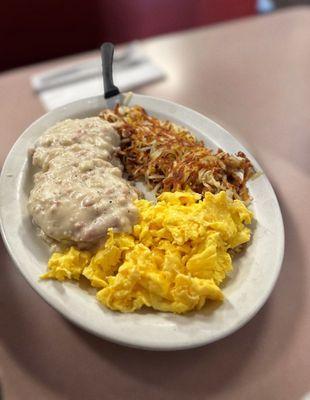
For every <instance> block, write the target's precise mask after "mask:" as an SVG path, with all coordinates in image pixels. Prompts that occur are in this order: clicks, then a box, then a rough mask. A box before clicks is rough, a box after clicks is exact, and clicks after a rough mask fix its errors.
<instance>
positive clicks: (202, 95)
mask: <svg viewBox="0 0 310 400" xmlns="http://www.w3.org/2000/svg"><path fill="white" fill-rule="evenodd" d="M144 46H145V49H146V51H147V52H148V53H149V54H150V55H152V57H153V58H154V59H155V60H156V61H157V62H158V63H159V64H161V65H162V66H163V68H164V69H165V70H166V71H167V72H168V79H167V80H166V81H163V82H159V83H156V84H152V85H149V86H148V87H146V88H144V89H143V90H140V92H141V93H146V94H152V95H154V96H160V97H165V98H167V99H171V100H174V101H176V102H179V103H182V104H185V105H187V106H189V107H191V108H193V109H196V110H198V111H200V112H202V113H204V114H206V115H208V116H209V117H211V118H213V119H214V120H216V121H218V122H219V123H221V124H222V125H223V126H224V127H226V128H227V129H228V130H230V131H231V132H232V133H233V134H234V135H235V136H237V137H238V138H239V140H241V141H242V142H243V144H244V145H245V146H247V147H248V148H249V149H250V150H251V151H252V152H253V154H254V155H255V157H256V158H257V159H258V161H259V162H260V163H261V165H262V166H263V168H264V170H265V171H266V173H267V174H268V176H269V178H270V179H271V181H272V183H273V186H274V188H275V190H276V192H277V195H278V198H279V201H280V205H281V208H282V212H283V216H284V222H285V231H286V250H285V258H284V264H283V269H282V272H281V275H280V278H279V280H278V282H277V285H276V287H275V290H274V291H273V293H272V295H271V297H270V298H269V300H268V302H267V303H266V305H265V306H264V307H263V309H262V310H261V311H260V312H259V313H258V315H257V316H256V317H255V318H254V319H253V320H252V321H251V322H249V323H248V324H247V325H246V326H245V327H244V328H242V329H240V330H239V331H238V332H236V333H235V334H233V335H231V336H230V337H227V338H226V339H223V340H221V341H219V342H217V343H214V344H211V345H208V346H206V347H203V348H199V349H195V350H187V351H180V352H175V353H173V352H167V353H152V352H148V351H140V350H134V349H129V348H125V347H120V346H118V345H115V344H111V343H108V342H106V341H104V340H100V339H98V338H96V337H94V336H91V335H90V334H88V333H85V332H83V331H81V330H80V329H79V328H76V327H75V326H73V325H72V324H71V323H69V322H67V321H66V320H64V319H63V318H62V317H61V316H60V315H59V314H58V313H57V312H55V311H54V310H53V309H52V308H51V307H50V306H48V305H47V304H46V303H45V302H44V301H43V300H42V299H41V298H40V297H39V296H38V295H37V294H36V293H35V292H34V291H33V290H32V289H31V288H30V287H29V286H28V284H27V283H26V282H25V281H24V279H23V278H22V277H21V276H20V274H19V273H18V272H17V270H16V269H15V267H14V266H13V263H12V261H11V260H10V258H9V256H8V254H7V252H6V250H5V249H4V248H3V245H1V246H2V247H1V279H0V307H1V317H0V340H1V342H0V373H1V382H2V391H3V396H4V399H6V400H7V399H8V400H19V399H30V400H32V399H48V400H54V399H55V400H56V399H99V398H104V399H107V400H112V399H124V398H126V399H127V400H131V399H132V400H136V399H138V400H144V399H157V400H159V399H171V400H173V399H179V400H181V399H206V398H210V399H221V400H224V399H225V400H228V399H229V400H231V399H254V400H255V399H257V400H261V399H280V400H286V399H287V400H292V399H301V398H302V397H303V396H304V395H305V393H307V392H308V391H310V357H309V355H310V339H309V338H310V317H309V309H310V268H309V267H310V265H309V260H310V245H309V226H310V211H309V198H310V157H309V149H310V117H309V116H310V112H309V109H310V9H308V8H297V9H290V10H286V11H282V12H279V13H275V14H273V15H269V16H266V17H259V18H249V19H244V20H240V21H236V22H232V23H227V24H223V25H218V26H215V27H212V28H207V29H206V28H202V29H198V30H193V31H189V32H187V33H179V34H175V35H169V36H163V37H159V38H155V39H150V40H146V41H145V42H144ZM92 54H93V53H91V54H85V55H83V56H78V57H73V58H70V60H71V59H80V58H81V57H88V56H89V55H92ZM65 61H67V60H57V61H53V62H49V63H45V64H41V65H37V66H31V67H28V68H23V69H19V70H15V71H11V72H8V73H5V74H2V76H1V77H0V93H1V96H0V116H1V136H0V137H1V139H0V141H1V147H0V153H1V163H3V160H4V158H5V156H6V154H7V152H8V151H9V149H10V147H11V145H12V144H13V142H14V141H15V140H16V138H17V137H18V136H19V135H20V134H21V132H22V131H23V129H24V128H26V127H27V125H28V124H30V123H31V122H32V121H33V120H34V119H35V118H37V117H39V116H40V115H41V114H42V113H43V112H44V111H43V109H42V106H41V105H40V103H39V101H38V99H37V97H36V95H34V94H33V93H32V91H31V89H30V86H29V76H30V75H31V74H33V73H34V72H35V71H38V70H43V69H45V68H50V66H51V65H52V64H53V65H54V64H60V63H62V62H65ZM206 329H208V327H207V326H206Z"/></svg>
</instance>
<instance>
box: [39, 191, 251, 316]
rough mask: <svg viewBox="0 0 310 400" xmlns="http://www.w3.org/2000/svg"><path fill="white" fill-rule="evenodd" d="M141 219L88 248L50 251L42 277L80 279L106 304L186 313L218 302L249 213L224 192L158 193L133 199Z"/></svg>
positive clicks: (246, 236) (245, 234)
mask: <svg viewBox="0 0 310 400" xmlns="http://www.w3.org/2000/svg"><path fill="white" fill-rule="evenodd" d="M136 205H137V207H138V209H139V211H140V222H139V224H137V225H135V226H134V227H133V232H132V234H128V233H113V231H112V230H110V231H109V232H108V238H107V240H106V242H105V244H104V245H103V246H102V247H101V248H100V249H99V250H97V251H96V252H95V253H91V252H88V251H80V250H77V249H75V248H74V247H71V248H70V249H68V250H67V251H66V252H65V253H54V254H53V255H52V257H51V258H50V260H49V263H48V269H49V270H48V272H47V273H46V274H45V275H43V276H42V278H54V279H58V280H60V281H63V280H65V279H76V280H79V279H80V278H81V276H82V275H83V276H84V277H86V278H87V279H88V280H89V281H90V283H91V285H92V286H94V287H96V288H98V289H99V290H98V292H97V298H98V300H99V301H100V302H101V303H102V304H104V305H105V306H107V307H109V308H110V309H112V310H118V311H122V312H132V311H135V310H138V309H140V308H141V307H143V306H147V307H152V308H154V309H156V310H160V311H170V312H174V313H185V312H188V311H190V310H194V309H200V308H201V307H203V305H204V304H205V302H206V300H208V299H210V300H222V299H223V293H222V291H221V289H220V284H221V282H223V280H224V279H225V277H226V276H227V274H228V273H229V272H230V271H231V269H232V261H231V256H230V254H229V253H228V250H229V249H234V248H236V247H237V246H239V245H240V244H242V243H246V242H248V241H249V240H250V233H251V232H250V229H249V228H248V227H246V224H250V223H251V219H252V213H251V212H250V211H249V210H248V209H247V208H246V206H245V205H244V204H243V203H242V202H241V201H239V200H234V201H232V200H230V199H229V198H228V197H227V195H226V193H225V192H220V193H219V194H216V195H213V194H211V193H206V194H205V196H204V198H202V199H201V196H200V195H199V194H196V193H193V192H176V193H163V194H161V195H160V196H159V197H158V201H157V203H156V204H155V205H154V204H152V203H150V202H149V201H147V200H137V202H136Z"/></svg>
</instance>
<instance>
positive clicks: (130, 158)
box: [100, 105, 255, 203]
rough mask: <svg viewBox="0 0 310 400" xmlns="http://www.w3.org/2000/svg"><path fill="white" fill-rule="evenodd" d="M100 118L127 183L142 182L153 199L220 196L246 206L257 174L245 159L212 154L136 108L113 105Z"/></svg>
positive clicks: (177, 128) (175, 128) (171, 125)
mask: <svg viewBox="0 0 310 400" xmlns="http://www.w3.org/2000/svg"><path fill="white" fill-rule="evenodd" d="M100 117H101V118H103V119H105V120H107V121H109V122H111V123H114V126H115V128H116V129H117V131H118V133H119V134H120V136H121V149H120V151H119V156H120V158H121V160H122V162H123V165H124V168H125V172H126V174H127V177H128V179H129V180H135V181H143V182H145V183H146V185H147V186H148V188H149V189H151V190H154V192H155V193H156V194H160V193H162V192H175V191H181V190H186V189H187V188H188V187H189V188H191V189H192V190H193V191H194V192H197V193H201V194H203V193H205V192H211V193H213V194H216V193H219V192H220V191H222V190H224V191H226V192H227V194H228V195H229V196H230V197H231V198H233V199H238V200H242V201H244V202H245V203H249V202H250V195H249V192H248V189H247V187H246V183H247V182H248V180H249V179H250V178H251V177H252V176H253V175H254V174H255V170H254V168H253V165H252V164H251V162H250V161H249V159H248V158H247V157H246V155H245V154H244V153H243V152H241V151H239V152H238V153H237V154H236V155H232V154H229V153H226V152H224V151H223V150H221V149H218V150H217V151H213V150H211V149H209V148H207V147H206V146H205V145H204V143H203V142H202V141H198V140H197V139H196V138H195V137H194V136H193V135H192V134H191V133H190V132H189V131H188V130H187V129H185V128H183V127H180V126H177V125H175V124H174V123H172V122H170V121H162V120H159V119H157V118H155V117H152V116H150V115H149V114H148V113H147V112H146V111H145V110H144V109H143V108H142V107H140V106H133V107H127V106H120V105H116V107H115V109H114V110H109V109H106V110H103V111H102V112H101V113H100Z"/></svg>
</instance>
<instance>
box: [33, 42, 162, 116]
mask: <svg viewBox="0 0 310 400" xmlns="http://www.w3.org/2000/svg"><path fill="white" fill-rule="evenodd" d="M129 50H130V51H129V52H128V54H126V56H124V55H122V57H117V54H116V57H115V63H114V64H115V65H114V68H113V77H114V83H115V85H116V86H118V87H119V89H120V91H128V90H132V89H134V88H136V87H138V86H142V85H144V84H146V83H150V82H153V81H156V80H159V79H162V78H163V77H164V76H165V74H164V71H163V70H162V69H161V68H159V67H158V66H157V65H156V64H155V63H154V62H153V61H152V60H151V59H150V58H149V57H147V56H146V55H145V54H144V53H143V50H142V48H141V46H140V45H139V44H138V43H136V42H135V43H133V44H132V45H130V49H129ZM123 54H124V51H123ZM51 78H52V79H53V82H54V85H53V87H49V86H51V85H50V83H51V82H52V81H51ZM31 85H32V87H33V89H34V90H35V91H37V92H38V95H39V97H40V100H41V102H42V103H43V105H44V107H45V108H46V109H47V110H52V109H54V108H57V107H60V106H62V105H65V104H67V103H70V102H72V101H75V100H79V99H82V98H85V97H90V96H97V95H100V94H103V82H102V76H101V61H100V57H98V59H94V60H92V61H90V62H89V61H86V62H80V63H77V64H75V65H72V64H71V65H68V66H67V67H66V66H64V67H61V68H54V69H52V70H51V69H50V70H48V71H44V72H43V73H40V74H36V75H34V76H32V77H31Z"/></svg>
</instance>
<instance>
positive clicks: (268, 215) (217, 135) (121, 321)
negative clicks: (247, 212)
mask: <svg viewBox="0 0 310 400" xmlns="http://www.w3.org/2000/svg"><path fill="white" fill-rule="evenodd" d="M119 100H120V101H121V102H123V101H126V102H127V104H128V105H129V106H130V105H137V104H138V105H140V106H142V107H143V108H145V109H146V110H147V112H148V113H149V114H151V115H153V116H155V117H157V118H160V119H164V120H170V121H172V122H174V123H176V124H178V125H181V126H184V127H186V128H188V129H189V131H191V132H192V133H193V134H194V135H195V136H196V137H197V138H198V139H200V140H203V141H204V142H205V144H206V146H208V147H210V148H213V149H217V148H222V149H223V150H224V151H227V152H229V153H236V152H238V151H243V152H244V153H246V155H247V157H248V158H249V159H250V161H251V162H252V164H253V165H254V167H255V169H256V170H257V171H262V169H261V167H260V166H259V164H258V163H257V162H256V160H255V159H254V158H253V156H251V154H250V153H249V152H248V151H247V150H246V149H245V148H244V147H243V146H242V145H241V144H240V143H239V142H238V141H237V140H236V139H235V138H234V137H233V136H232V135H230V134H229V133H228V132H227V131H226V130H225V129H223V128H222V127H221V126H219V125H218V124H216V123H215V122H213V121H212V120H210V119H209V118H207V117H205V116H203V115H201V114H199V113H197V112H195V111H193V110H190V109H188V108H186V107H183V106H181V105H178V104H175V103H173V102H170V101H166V100H163V99H158V98H154V97H148V96H143V95H138V94H132V95H131V96H125V95H120V97H119ZM111 101H116V99H114V100H111V99H110V100H105V99H104V98H103V97H102V96H98V97H92V98H88V99H83V100H79V101H76V102H74V103H70V104H68V105H66V106H63V107H60V108H58V109H56V110H53V111H51V112H49V113H47V114H46V115H44V116H43V117H41V118H40V119H38V120H37V121H35V122H34V123H33V124H32V125H31V126H30V127H29V128H28V129H26V131H25V132H24V133H23V134H22V135H21V137H20V138H19V139H18V140H17V142H16V143H15V145H14V146H13V148H12V150H11V151H10V153H9V155H8V157H7V159H6V161H5V164H4V167H3V170H2V174H1V178H0V217H1V229H2V235H3V239H4V242H5V244H6V246H7V249H8V251H9V253H10V254H11V257H12V259H13V260H14V262H15V264H16V266H17V267H18V269H19V270H20V272H21V273H22V274H23V276H24V277H25V278H26V280H27V281H28V283H29V284H30V285H31V286H32V288H33V289H34V290H35V291H36V292H37V293H38V294H39V295H40V296H41V297H42V298H43V299H45V300H46V301H47V302H48V303H49V304H50V305H51V306H53V307H54V308H55V309H56V310H58V311H59V312H60V313H61V314H62V315H63V316H65V317H66V318H68V319H69V320H70V321H72V322H73V323H75V324H76V325H78V326H80V327H81V328H83V329H86V330H87V331H89V332H91V333H93V334H95V335H97V336H99V337H102V338H104V339H107V340H110V341H113V342H116V343H119V344H123V345H128V346H132V347H138V348H143V349H153V350H177V349H186V348H192V347H197V346H201V345H205V344H208V343H211V342H214V341H216V340H218V339H220V338H223V337H225V336H227V335H229V334H231V333H232V332H234V331H236V330H237V329H239V328H240V327H242V326H243V325H244V324H245V323H246V322H248V321H249V320H250V319H251V318H252V317H253V316H254V315H255V314H256V313H257V312H258V310H259V309H260V308H261V307H262V306H263V304H264V303H265V302H266V300H267V298H268V297H269V295H270V293H271V291H272V289H273V287H274V285H275V282H276V280H277V277H278V275H279V272H280V269H281V264H282V258H283V253H284V229H283V222H282V216H281V211H280V208H279V205H278V201H277V198H276V196H275V193H274V191H273V189H272V186H271V184H270V182H269V181H268V178H267V177H266V175H265V174H263V173H261V174H259V176H258V177H257V178H255V179H253V180H251V181H249V182H248V188H249V191H250V194H251V196H252V198H253V201H252V203H251V209H252V210H253V212H254V215H255V223H254V224H253V227H252V229H253V238H252V241H251V243H250V245H249V246H248V247H247V248H246V250H245V252H244V254H243V255H242V257H236V258H235V259H234V272H233V274H232V276H231V277H230V279H228V280H227V282H226V283H225V285H224V286H223V293H224V295H225V300H224V302H223V303H222V304H221V305H219V306H217V307H214V306H206V307H204V308H203V309H202V310H200V311H195V312H191V313H189V314H187V315H175V314H170V313H162V312H156V311H149V310H143V311H139V312H136V313H130V314H122V313H118V312H114V311H111V310H109V309H107V308H105V307H103V306H102V305H100V304H99V303H98V302H97V300H96V298H95V297H94V296H93V295H91V294H90V293H89V290H86V289H84V290H81V288H80V287H79V285H78V284H77V283H73V282H69V281H68V282H65V283H64V284H61V283H59V282H55V281H40V280H39V277H40V275H41V274H42V273H44V272H45V271H46V264H47V260H48V258H49V256H50V253H49V249H48V247H47V245H46V244H44V243H43V242H42V241H41V239H40V238H39V237H38V236H37V235H36V232H35V229H34V227H33V225H32V223H31V219H30V217H29V215H28V212H27V207H26V205H27V199H28V196H29V192H30V189H31V187H32V175H33V171H32V167H31V166H30V163H29V160H28V159H27V149H28V148H30V147H32V146H33V145H34V143H35V141H36V139H37V138H38V137H39V136H40V135H42V133H43V132H44V131H45V130H46V129H47V128H49V127H50V126H52V125H54V124H55V123H56V122H58V121H61V120H64V119H66V118H85V117H89V116H96V115H98V114H99V112H100V111H101V110H102V109H104V108H107V107H109V108H110V107H111Z"/></svg>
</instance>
